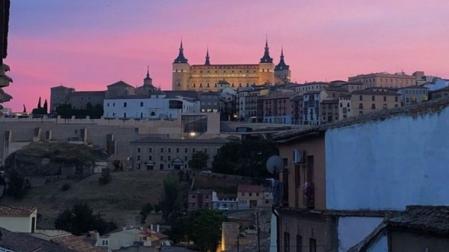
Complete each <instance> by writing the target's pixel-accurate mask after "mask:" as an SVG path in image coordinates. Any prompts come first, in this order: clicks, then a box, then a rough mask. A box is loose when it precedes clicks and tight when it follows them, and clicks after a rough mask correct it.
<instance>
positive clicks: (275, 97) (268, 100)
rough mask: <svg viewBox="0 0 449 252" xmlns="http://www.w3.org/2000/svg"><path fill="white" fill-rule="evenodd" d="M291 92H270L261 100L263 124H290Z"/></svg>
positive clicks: (291, 120)
mask: <svg viewBox="0 0 449 252" xmlns="http://www.w3.org/2000/svg"><path fill="white" fill-rule="evenodd" d="M292 95H293V91H291V92H272V93H270V94H269V95H267V96H264V97H263V98H262V103H263V113H264V114H263V122H264V123H276V124H292V123H293V118H292V102H291V99H290V97H291V96H292Z"/></svg>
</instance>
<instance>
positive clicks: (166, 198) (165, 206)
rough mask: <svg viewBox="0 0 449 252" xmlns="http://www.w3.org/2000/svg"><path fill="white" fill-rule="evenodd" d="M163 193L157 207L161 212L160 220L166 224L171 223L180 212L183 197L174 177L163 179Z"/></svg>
mask: <svg viewBox="0 0 449 252" xmlns="http://www.w3.org/2000/svg"><path fill="white" fill-rule="evenodd" d="M163 188H164V191H163V194H162V198H161V201H160V202H159V207H160V209H161V210H162V218H163V219H164V220H165V221H166V222H167V223H173V222H174V220H176V218H177V217H178V216H179V215H180V214H181V212H182V203H183V195H182V193H181V191H182V190H181V186H180V184H179V181H178V180H177V178H176V177H174V176H170V177H167V178H165V179H164V185H163Z"/></svg>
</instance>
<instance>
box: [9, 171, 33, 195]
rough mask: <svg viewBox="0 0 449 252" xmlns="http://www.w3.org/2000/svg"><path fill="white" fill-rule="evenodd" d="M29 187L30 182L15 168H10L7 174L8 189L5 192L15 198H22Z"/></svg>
mask: <svg viewBox="0 0 449 252" xmlns="http://www.w3.org/2000/svg"><path fill="white" fill-rule="evenodd" d="M30 187H31V186H30V182H29V181H28V180H26V179H25V178H24V177H22V176H21V175H20V174H19V173H18V172H17V171H16V170H12V171H11V173H10V174H9V175H8V189H7V191H6V192H7V194H8V195H9V196H12V197H13V198H16V199H20V198H23V196H25V194H26V193H27V191H28V189H29V188H30Z"/></svg>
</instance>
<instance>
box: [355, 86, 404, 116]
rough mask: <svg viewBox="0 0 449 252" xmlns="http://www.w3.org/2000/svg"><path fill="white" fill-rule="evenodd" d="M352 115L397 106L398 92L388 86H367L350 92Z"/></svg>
mask: <svg viewBox="0 0 449 252" xmlns="http://www.w3.org/2000/svg"><path fill="white" fill-rule="evenodd" d="M351 105H352V108H351V110H352V115H353V116H358V115H363V114H368V113H372V112H374V111H378V110H382V109H392V108H399V107H400V106H401V101H400V94H398V93H397V91H396V90H394V89H389V88H368V89H364V90H360V91H354V92H352V93H351Z"/></svg>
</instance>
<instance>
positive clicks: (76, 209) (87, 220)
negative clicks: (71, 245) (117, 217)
mask: <svg viewBox="0 0 449 252" xmlns="http://www.w3.org/2000/svg"><path fill="white" fill-rule="evenodd" d="M55 228H56V229H62V230H65V231H67V232H70V233H72V234H74V235H82V234H85V233H87V232H89V231H92V230H97V231H98V232H99V233H100V234H105V233H109V232H111V231H112V230H114V229H116V228H117V226H116V225H115V223H113V222H108V221H105V220H103V218H101V216H100V215H95V214H93V211H92V209H91V208H90V207H89V206H88V205H87V204H76V205H74V206H73V207H72V209H66V210H64V211H63V212H62V213H60V214H59V215H58V217H57V218H56V220H55Z"/></svg>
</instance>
